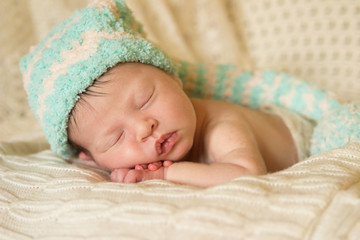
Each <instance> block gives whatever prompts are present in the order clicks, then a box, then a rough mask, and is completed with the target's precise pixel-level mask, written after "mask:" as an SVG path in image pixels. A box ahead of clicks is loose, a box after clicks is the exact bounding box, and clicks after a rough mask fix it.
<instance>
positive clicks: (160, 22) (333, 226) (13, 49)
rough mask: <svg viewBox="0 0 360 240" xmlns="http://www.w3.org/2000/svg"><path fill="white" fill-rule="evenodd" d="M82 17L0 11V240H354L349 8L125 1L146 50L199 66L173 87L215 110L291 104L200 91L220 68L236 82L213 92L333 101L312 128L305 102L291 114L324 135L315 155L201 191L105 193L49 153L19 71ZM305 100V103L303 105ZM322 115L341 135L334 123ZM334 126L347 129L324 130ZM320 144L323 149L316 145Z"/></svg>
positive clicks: (133, 188) (355, 82)
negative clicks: (300, 88)
mask: <svg viewBox="0 0 360 240" xmlns="http://www.w3.org/2000/svg"><path fill="white" fill-rule="evenodd" d="M87 4H88V3H87V2H86V1H85V0H71V1H70V0H62V1H41V0H29V1H24V0H2V1H1V2H0V25H1V29H2V34H1V37H0V41H1V44H0V57H1V59H0V60H1V62H0V73H1V74H0V76H1V77H0V139H1V141H0V186H1V187H0V192H1V194H0V216H1V218H0V236H1V238H2V239H59V238H68V239H353V240H355V239H358V237H359V236H360V217H359V216H360V185H359V180H360V177H359V176H360V144H359V143H357V142H356V141H355V140H356V139H352V137H351V135H353V133H354V132H357V131H358V129H357V128H358V126H357V125H356V124H355V123H356V121H357V120H356V118H357V116H358V112H359V109H358V108H357V105H355V104H353V103H355V102H360V97H359V94H358V93H359V92H360V82H359V78H360V65H359V64H358V63H359V61H360V42H359V36H360V28H359V26H360V17H359V16H360V3H359V2H358V1H354V0H344V1H337V0H325V1H320V0H304V1H293V0H258V1H246V0H225V1H222V0H214V1H206V0H189V1H188V0H186V1H177V0H152V1H147V0H132V1H129V6H130V8H131V9H132V10H133V12H134V15H135V17H136V18H137V19H138V20H139V21H140V22H141V23H143V25H144V29H145V31H146V32H147V37H148V38H149V39H150V40H151V41H153V42H155V43H156V44H157V45H159V46H161V47H162V48H163V49H164V50H165V51H166V52H167V53H169V54H170V55H172V56H176V57H177V58H179V59H184V60H186V61H188V62H204V63H206V64H205V65H206V69H207V70H206V71H203V69H202V67H201V66H202V64H189V65H187V66H182V67H183V68H184V69H188V70H196V71H188V72H189V73H188V74H186V84H185V88H186V91H187V92H190V93H191V94H194V95H202V96H204V97H220V96H219V95H212V94H214V92H219V91H220V92H221V93H222V94H221V97H223V98H225V99H228V100H232V101H237V102H240V101H242V102H245V103H247V104H250V105H252V106H255V107H256V106H257V104H259V103H258V102H257V100H256V98H255V99H254V98H253V97H251V96H252V95H253V94H259V93H262V95H261V96H262V99H269V101H273V100H274V101H279V103H282V104H291V103H292V102H291V101H290V102H289V101H285V100H282V99H284V98H281V97H280V95H279V98H274V96H273V95H272V94H270V95H266V94H263V93H268V91H272V90H271V89H275V88H271V87H272V85H270V84H268V85H267V84H265V85H262V86H263V88H262V89H260V90H261V91H253V92H250V93H246V92H241V94H235V95H234V93H233V91H232V90H231V91H230V90H229V89H230V88H224V89H218V88H216V87H219V85H217V84H216V83H215V82H212V81H213V80H209V79H216V78H214V77H213V78H211V77H209V76H217V78H221V79H223V76H221V74H215V73H217V72H219V71H218V70H217V69H216V68H214V67H212V66H215V65H214V64H225V65H224V66H229V65H228V63H231V65H234V66H236V70H235V69H234V70H231V71H230V70H227V71H225V72H226V73H227V75H226V76H228V77H229V79H234V78H236V77H235V75H237V76H238V78H239V79H238V80H237V81H235V82H232V81H231V82H225V84H224V86H226V85H227V84H230V85H231V84H235V83H241V82H243V83H252V81H253V80H256V79H257V80H258V81H260V80H261V81H262V80H263V79H264V78H263V76H264V74H265V73H266V74H269V75H267V76H268V77H271V76H272V77H274V78H272V79H273V80H272V81H275V79H277V80H276V81H280V80H281V81H285V82H286V81H290V80H286V79H289V76H295V77H292V78H293V80H294V79H297V80H294V81H296V82H297V81H307V82H311V83H312V84H314V85H315V86H317V87H322V88H326V89H328V90H330V91H331V92H333V94H330V95H329V93H327V94H325V95H321V96H323V97H324V98H321V99H323V101H322V102H324V103H325V102H329V101H328V100H326V101H325V99H331V101H330V102H331V104H330V105H329V106H331V107H328V108H326V107H323V106H322V107H321V109H329V112H327V113H321V115H312V113H315V112H316V111H313V110H314V107H317V104H316V103H319V102H318V99H317V98H316V99H313V100H312V101H313V102H314V104H313V105H311V107H309V108H308V107H307V106H305V107H303V108H302V112H305V113H306V112H307V113H308V114H311V116H313V117H315V118H316V119H318V122H319V125H322V126H323V127H321V128H318V129H319V131H317V133H316V134H317V136H319V137H317V138H318V139H321V138H323V139H325V140H324V141H319V142H318V143H317V144H315V145H316V146H318V148H319V149H320V150H321V153H319V154H316V155H313V156H311V157H310V158H309V159H307V160H306V161H303V162H301V163H298V164H296V165H294V166H293V167H291V168H289V169H287V170H284V171H281V172H278V173H274V174H270V175H265V176H259V177H241V178H238V179H236V180H234V181H231V182H229V183H226V184H222V185H219V186H216V187H212V188H208V189H198V188H194V187H189V186H181V185H175V184H171V183H169V182H166V181H148V182H144V183H139V184H119V183H111V182H108V174H107V173H106V172H103V171H101V170H97V169H95V168H92V167H89V166H84V165H82V164H81V163H78V162H76V161H75V160H74V162H73V163H72V162H68V161H65V160H63V159H61V158H59V157H58V156H56V155H55V154H54V153H53V152H51V151H50V150H49V145H48V144H47V142H46V141H45V140H44V138H43V136H42V134H41V131H40V130H39V125H38V124H37V122H36V120H35V119H34V118H33V116H32V114H31V113H30V110H29V107H28V105H27V100H26V94H25V92H24V90H23V87H22V83H21V74H20V70H19V69H18V61H19V59H20V57H21V56H23V55H24V54H25V53H26V52H28V49H29V47H30V45H33V44H35V43H37V42H38V41H39V40H40V39H43V38H44V37H45V35H46V34H47V33H48V32H49V31H50V30H51V28H52V27H53V26H54V25H55V24H56V23H58V22H60V21H63V20H64V19H65V18H67V17H69V16H70V14H71V13H72V12H73V11H74V9H75V8H79V7H84V6H86V5H87ZM264 69H271V70H272V71H266V70H264ZM232 71H234V72H233V73H236V74H235V75H232V73H231V72H232ZM280 72H286V73H288V74H289V75H284V74H279V73H280ZM183 76H184V79H185V75H183ZM194 79H196V81H195V80H194ZM265 79H267V78H265ZM279 79H280V80H279ZM284 79H285V80H284ZM299 79H301V80H299ZM203 80H204V81H203ZM205 80H206V81H205ZM293 80H291V82H293ZM276 81H275V82H276ZM205 82H206V84H205ZM298 83H299V84H301V82H298ZM200 85H202V87H198V86H200ZM210 86H211V87H210ZM306 86H309V85H307V84H306ZM213 87H215V89H216V91H213V90H212V88H213ZM317 87H316V88H315V89H318V88H317ZM245 90H246V88H245ZM311 91H312V90H311ZM306 92H307V91H305V92H303V94H305V95H304V97H305V98H306V99H308V98H311V96H313V95H312V94H310V95H308V96H307V95H306ZM239 96H242V98H241V99H240V98H238V97H239ZM319 96H320V95H319ZM237 98H238V99H237ZM276 99H277V100H276ZM285 99H286V98H285ZM307 101H311V100H309V99H308V100H307ZM320 102H321V101H320ZM344 102H347V103H350V104H349V105H343V103H344ZM340 103H341V104H340ZM293 106H294V108H295V110H296V108H297V107H296V106H297V104H295V103H294V105H293ZM298 106H301V104H299V105H298ZM304 109H306V110H304ZM333 111H335V112H337V113H338V115H344V116H345V117H344V119H347V120H349V121H348V122H350V123H351V122H352V123H354V124H342V122H339V121H338V120H337V119H338V116H337V115H336V114H331V112H333ZM346 115H348V116H349V117H346ZM347 120H346V121H347ZM342 125H347V126H351V127H349V128H347V129H348V130H346V131H338V130H336V129H341V128H342V127H343V126H342ZM320 130H321V131H320ZM344 136H350V138H347V137H344ZM355 137H356V136H355ZM344 139H345V140H344ZM346 139H347V140H346ZM333 141H334V142H335V144H336V145H334V147H337V148H336V149H333V150H330V151H328V150H327V149H328V147H326V146H323V145H322V144H323V143H325V142H333ZM338 141H339V142H338ZM344 141H345V142H344ZM347 142H353V143H350V144H348V143H347ZM315 145H314V146H315ZM343 145H344V146H343ZM338 146H342V147H338ZM329 148H332V147H331V146H330V147H329ZM316 149H317V148H316ZM316 149H315V150H314V151H316Z"/></svg>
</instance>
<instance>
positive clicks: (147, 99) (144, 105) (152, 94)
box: [140, 90, 155, 110]
mask: <svg viewBox="0 0 360 240" xmlns="http://www.w3.org/2000/svg"><path fill="white" fill-rule="evenodd" d="M154 92H155V91H154V90H153V91H152V92H151V94H150V95H149V96H148V97H146V98H145V101H144V102H143V103H142V104H141V105H140V110H143V109H145V108H146V107H147V106H148V105H149V103H150V102H151V100H152V98H153V96H154Z"/></svg>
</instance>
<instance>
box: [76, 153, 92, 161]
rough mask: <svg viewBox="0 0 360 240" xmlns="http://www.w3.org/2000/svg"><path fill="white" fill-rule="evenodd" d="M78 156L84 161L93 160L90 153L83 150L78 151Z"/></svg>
mask: <svg viewBox="0 0 360 240" xmlns="http://www.w3.org/2000/svg"><path fill="white" fill-rule="evenodd" d="M79 158H80V160H84V161H93V160H94V159H93V158H92V157H91V155H90V154H87V153H85V152H80V153H79Z"/></svg>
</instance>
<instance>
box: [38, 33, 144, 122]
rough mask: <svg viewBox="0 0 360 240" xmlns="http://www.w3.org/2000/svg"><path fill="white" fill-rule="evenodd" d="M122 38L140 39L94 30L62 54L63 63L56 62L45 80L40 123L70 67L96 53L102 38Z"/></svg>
mask: <svg viewBox="0 0 360 240" xmlns="http://www.w3.org/2000/svg"><path fill="white" fill-rule="evenodd" d="M121 37H131V38H138V37H135V36H133V35H131V34H129V33H125V32H114V33H108V32H95V31H94V30H89V31H86V32H84V33H82V39H83V42H82V44H80V43H78V42H76V43H74V45H73V48H72V49H71V50H67V51H64V52H62V53H61V55H62V58H63V61H62V62H56V63H54V64H53V65H52V66H51V67H50V72H51V75H50V76H49V77H47V78H46V79H44V82H43V84H44V85H43V86H44V91H43V93H42V94H40V95H39V104H40V107H39V109H38V110H37V114H38V116H39V120H40V122H42V120H43V114H44V112H45V111H46V104H45V100H46V98H47V97H48V96H49V95H50V94H52V93H53V91H54V82H55V80H56V79H57V78H58V77H59V76H60V75H62V74H66V73H67V71H68V67H70V66H72V65H74V64H76V63H77V62H79V61H83V60H86V59H88V58H89V57H91V56H92V55H93V54H94V53H96V51H97V49H98V47H99V42H100V39H101V38H105V39H118V38H121Z"/></svg>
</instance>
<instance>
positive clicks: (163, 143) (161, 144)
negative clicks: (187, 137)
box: [155, 132, 178, 155]
mask: <svg viewBox="0 0 360 240" xmlns="http://www.w3.org/2000/svg"><path fill="white" fill-rule="evenodd" d="M177 139H178V134H177V132H171V133H167V134H164V135H162V136H161V137H160V138H159V139H158V140H156V142H155V149H156V152H157V154H158V155H164V154H166V153H168V152H170V150H171V149H172V147H173V146H174V144H175V143H176V141H177Z"/></svg>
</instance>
